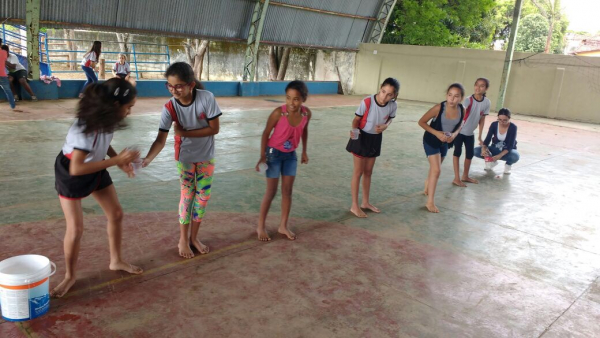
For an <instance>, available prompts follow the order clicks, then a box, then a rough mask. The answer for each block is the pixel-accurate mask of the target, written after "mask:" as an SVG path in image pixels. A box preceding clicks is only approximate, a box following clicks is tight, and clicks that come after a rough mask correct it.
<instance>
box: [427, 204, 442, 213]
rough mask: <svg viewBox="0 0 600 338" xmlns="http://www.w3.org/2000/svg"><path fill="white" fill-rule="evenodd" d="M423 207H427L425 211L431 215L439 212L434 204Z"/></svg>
mask: <svg viewBox="0 0 600 338" xmlns="http://www.w3.org/2000/svg"><path fill="white" fill-rule="evenodd" d="M425 206H426V207H427V210H429V212H433V213H438V212H440V209H438V208H437V207H436V206H435V204H433V203H429V202H428V203H427V204H425Z"/></svg>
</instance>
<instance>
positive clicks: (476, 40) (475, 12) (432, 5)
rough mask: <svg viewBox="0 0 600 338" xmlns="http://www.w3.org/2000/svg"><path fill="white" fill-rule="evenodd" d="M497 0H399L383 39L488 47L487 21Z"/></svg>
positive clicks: (425, 44) (490, 38) (490, 35)
mask: <svg viewBox="0 0 600 338" xmlns="http://www.w3.org/2000/svg"><path fill="white" fill-rule="evenodd" d="M495 1H496V0H402V1H399V2H398V4H397V5H396V7H395V8H394V10H393V12H392V16H391V17H390V20H389V23H388V27H387V29H386V32H385V35H384V37H383V43H402V44H409V45H424V46H460V47H467V46H471V45H478V46H480V47H483V48H487V47H488V46H489V45H490V44H491V42H492V38H493V26H491V25H490V24H489V22H488V21H486V20H485V19H486V17H487V16H489V13H490V11H491V10H492V9H493V8H494V5H495Z"/></svg>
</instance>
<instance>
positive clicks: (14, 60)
mask: <svg viewBox="0 0 600 338" xmlns="http://www.w3.org/2000/svg"><path fill="white" fill-rule="evenodd" d="M6 61H8V62H10V63H12V64H13V65H15V66H16V67H15V70H10V72H11V73H14V72H18V71H20V70H25V67H23V65H22V64H21V63H20V62H19V58H18V57H17V56H16V55H15V54H8V59H6Z"/></svg>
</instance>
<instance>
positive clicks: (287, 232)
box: [277, 227, 296, 241]
mask: <svg viewBox="0 0 600 338" xmlns="http://www.w3.org/2000/svg"><path fill="white" fill-rule="evenodd" d="M277 232H278V233H280V234H282V235H284V236H286V237H287V238H288V239H289V240H290V241H293V240H295V239H296V234H295V233H293V232H291V231H290V230H289V229H288V228H282V227H279V229H278V230H277Z"/></svg>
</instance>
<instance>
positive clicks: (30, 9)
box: [25, 0, 41, 80]
mask: <svg viewBox="0 0 600 338" xmlns="http://www.w3.org/2000/svg"><path fill="white" fill-rule="evenodd" d="M40 1H41V0H27V2H26V3H25V26H26V27H27V60H28V62H29V74H27V75H28V77H29V78H31V79H34V80H39V79H40V41H39V39H40Z"/></svg>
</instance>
